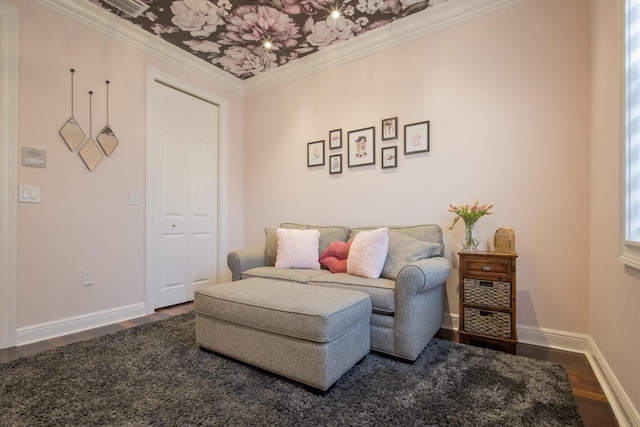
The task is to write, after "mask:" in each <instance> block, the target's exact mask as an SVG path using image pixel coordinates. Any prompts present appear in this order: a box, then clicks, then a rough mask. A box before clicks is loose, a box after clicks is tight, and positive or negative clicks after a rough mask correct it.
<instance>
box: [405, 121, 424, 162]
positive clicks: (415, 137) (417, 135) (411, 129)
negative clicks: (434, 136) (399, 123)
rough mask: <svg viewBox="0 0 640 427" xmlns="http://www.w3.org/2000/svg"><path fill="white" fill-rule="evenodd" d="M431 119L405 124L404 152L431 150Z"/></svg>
mask: <svg viewBox="0 0 640 427" xmlns="http://www.w3.org/2000/svg"><path fill="white" fill-rule="evenodd" d="M429 127H430V124H429V121H428V120H427V121H424V122H417V123H411V124H408V125H405V126H404V154H414V153H425V152H429V149H430V147H429V142H430V141H429Z"/></svg>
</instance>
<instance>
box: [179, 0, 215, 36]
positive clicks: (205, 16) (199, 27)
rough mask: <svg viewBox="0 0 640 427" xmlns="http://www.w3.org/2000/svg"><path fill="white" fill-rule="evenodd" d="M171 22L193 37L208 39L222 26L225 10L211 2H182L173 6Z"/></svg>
mask: <svg viewBox="0 0 640 427" xmlns="http://www.w3.org/2000/svg"><path fill="white" fill-rule="evenodd" d="M171 12H172V13H173V14H174V16H173V18H171V22H172V23H173V24H174V25H176V26H178V27H179V28H180V29H181V30H183V31H189V32H190V33H191V36H192V37H202V38H206V37H209V36H210V35H211V33H213V32H214V31H215V30H216V28H217V27H218V25H220V24H222V22H223V21H222V16H223V14H224V9H220V8H218V6H216V5H215V4H213V3H211V2H210V1H209V0H180V1H174V2H173V3H172V4H171Z"/></svg>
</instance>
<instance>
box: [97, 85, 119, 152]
mask: <svg viewBox="0 0 640 427" xmlns="http://www.w3.org/2000/svg"><path fill="white" fill-rule="evenodd" d="M105 83H106V84H107V125H106V126H105V127H104V128H103V129H102V132H100V134H99V135H98V136H97V137H96V139H97V140H98V144H100V147H102V151H104V153H105V154H106V155H107V156H110V155H111V153H113V151H114V150H115V149H116V147H117V146H118V138H116V136H115V134H114V133H113V130H111V126H109V80H107V81H106V82H105Z"/></svg>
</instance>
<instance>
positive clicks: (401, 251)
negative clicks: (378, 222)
mask: <svg viewBox="0 0 640 427" xmlns="http://www.w3.org/2000/svg"><path fill="white" fill-rule="evenodd" d="M441 246H442V244H441V243H432V242H425V241H423V240H418V239H415V238H413V237H411V236H408V235H406V234H402V233H398V232H396V231H391V232H389V251H388V253H387V259H386V261H385V263H384V268H383V269H382V273H381V274H380V275H381V276H382V277H385V278H387V279H391V280H396V277H398V273H399V272H400V270H402V268H404V267H405V266H406V265H408V264H412V263H414V262H416V261H420V260H421V259H426V258H431V257H432V256H433V254H434V253H436V252H437V251H439V250H441Z"/></svg>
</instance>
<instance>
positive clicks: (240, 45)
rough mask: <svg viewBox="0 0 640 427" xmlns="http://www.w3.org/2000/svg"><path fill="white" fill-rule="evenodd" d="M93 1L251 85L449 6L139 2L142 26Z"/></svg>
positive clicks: (416, 1) (262, 0)
mask: <svg viewBox="0 0 640 427" xmlns="http://www.w3.org/2000/svg"><path fill="white" fill-rule="evenodd" d="M90 1H91V2H93V3H95V4H97V5H99V6H100V7H102V8H104V9H106V10H108V11H110V12H112V13H114V14H116V15H117V16H119V17H121V18H123V19H126V20H128V21H131V23H133V24H134V25H137V26H138V27H141V28H143V29H144V30H146V31H149V32H151V33H153V34H155V35H156V36H158V37H161V38H162V39H164V40H166V41H167V42H169V43H172V44H174V45H176V46H179V47H180V48H182V49H184V50H186V51H188V52H189V53H192V54H193V55H196V56H198V57H199V58H202V59H203V60H205V61H207V62H210V63H211V64H213V65H215V66H216V67H218V68H220V69H222V70H224V71H227V72H229V73H231V74H233V75H234V76H236V77H238V78H240V79H242V80H244V79H248V78H250V77H253V76H255V75H258V74H260V73H262V72H265V71H268V70H270V69H273V68H276V67H279V66H282V65H284V64H287V63H288V62H290V61H293V60H295V59H297V58H302V57H303V56H306V55H310V54H312V53H314V52H317V51H319V50H321V49H325V48H327V47H328V46H331V45H333V44H336V43H340V42H344V41H345V40H348V39H351V38H353V37H356V36H358V35H360V34H363V33H365V32H367V31H370V30H374V29H376V28H379V27H382V26H384V25H386V24H388V23H390V22H393V21H396V20H398V19H401V18H404V17H406V16H409V15H412V14H414V13H417V12H420V11H423V10H425V9H427V8H429V7H432V6H434V5H436V4H439V3H444V2H446V1H447V0H257V1H256V0H139V1H140V2H142V3H145V4H147V5H148V6H149V8H148V9H146V10H145V11H144V12H143V13H142V14H140V15H139V16H138V17H136V18H132V17H131V16H129V15H127V14H126V13H124V12H122V11H120V10H119V9H116V8H115V7H113V6H111V5H109V4H108V3H106V2H104V1H102V0H90ZM334 11H336V12H337V14H336V15H333V16H332V12H334ZM267 42H268V43H270V45H265V43H267Z"/></svg>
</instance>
